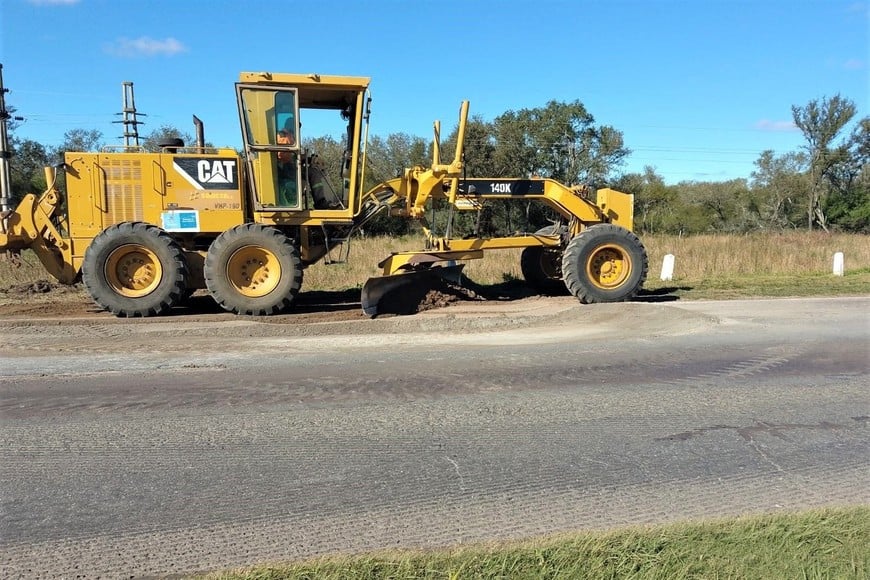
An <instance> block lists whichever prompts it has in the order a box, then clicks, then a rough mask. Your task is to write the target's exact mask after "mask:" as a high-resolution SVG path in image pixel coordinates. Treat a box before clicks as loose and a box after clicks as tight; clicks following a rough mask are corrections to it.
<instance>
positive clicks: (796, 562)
mask: <svg viewBox="0 0 870 580" xmlns="http://www.w3.org/2000/svg"><path fill="white" fill-rule="evenodd" d="M868 546H870V507H868V506H861V507H852V508H838V509H827V510H821V511H818V510H817V511H808V512H802V513H781V514H772V515H763V516H752V517H742V518H736V519H727V520H716V521H710V522H702V523H682V524H672V525H666V526H656V527H646V528H629V529H623V530H616V531H610V532H585V533H578V534H572V535H563V536H559V537H552V538H547V539H539V540H529V541H523V542H515V543H504V544H489V545H479V546H470V547H464V548H461V549H452V550H443V551H427V552H424V551H407V552H384V553H375V554H366V555H359V556H353V557H346V556H339V557H332V558H321V559H316V560H311V561H307V562H301V563H295V564H288V565H286V566H271V567H258V568H253V569H247V570H240V571H232V572H221V573H214V574H210V575H208V576H207V578H208V579H209V580H217V579H220V580H237V579H238V580H241V579H245V580H255V579H256V580H278V579H285V578H286V579H291V578H292V579H299V580H302V579H323V580H351V579H354V580H356V579H363V580H365V579H371V580H375V579H397V580H398V579H415V580H424V579H432V580H435V579H438V580H442V579H466V578H492V579H497V578H498V579H501V578H522V579H562V578H564V579H584V578H589V579H611V578H612V579H616V578H619V579H623V578H624V579H633V580H647V579H649V580H652V579H662V580H665V579H667V580H679V579H726V578H727V579H735V580H736V579H747V580H749V579H752V580H755V579H768V578H769V579H777V580H778V579H783V578H784V579H815V578H818V579H822V578H831V579H835V578H836V579H841V578H843V579H863V578H867V577H868V573H870V548H868Z"/></svg>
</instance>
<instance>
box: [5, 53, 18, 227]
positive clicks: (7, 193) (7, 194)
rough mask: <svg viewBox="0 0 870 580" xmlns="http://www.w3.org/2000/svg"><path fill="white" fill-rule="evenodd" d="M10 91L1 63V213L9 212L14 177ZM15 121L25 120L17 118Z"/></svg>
mask: <svg viewBox="0 0 870 580" xmlns="http://www.w3.org/2000/svg"><path fill="white" fill-rule="evenodd" d="M8 92H9V89H7V88H6V87H4V86H3V64H2V63H0V212H4V211H8V210H9V209H11V208H10V207H9V200H10V199H11V198H12V177H11V176H10V174H9V158H10V157H12V151H11V150H10V149H9V135H8V134H7V133H6V122H7V121H8V120H9V119H10V118H11V117H12V116H11V115H10V114H9V111H7V110H6V93H8ZM15 120H17V121H21V120H23V119H22V118H21V117H15Z"/></svg>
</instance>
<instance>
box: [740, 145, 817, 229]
mask: <svg viewBox="0 0 870 580" xmlns="http://www.w3.org/2000/svg"><path fill="white" fill-rule="evenodd" d="M808 164H809V160H808V157H807V155H806V153H803V152H800V151H796V152H790V153H785V154H783V155H776V154H775V153H774V152H773V151H771V150H767V151H763V152H762V153H761V155H760V156H759V158H758V159H757V160H756V161H755V170H754V171H753V172H752V174H751V176H750V186H751V188H752V189H751V191H752V197H751V199H750V201H749V204H750V209H751V210H752V211H753V212H754V213H755V214H756V215H757V217H758V225H759V227H760V228H761V229H774V230H782V229H792V228H796V227H798V224H799V223H800V222H801V221H803V219H805V217H806V216H805V206H804V205H802V204H801V200H805V199H808V198H809V196H810V190H811V187H812V186H811V184H810V177H809V173H808V172H807V166H808ZM802 208H804V209H802ZM802 216H803V217H802Z"/></svg>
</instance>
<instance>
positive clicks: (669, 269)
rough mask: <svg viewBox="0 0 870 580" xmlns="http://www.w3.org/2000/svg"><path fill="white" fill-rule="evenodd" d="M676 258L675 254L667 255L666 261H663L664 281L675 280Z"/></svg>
mask: <svg viewBox="0 0 870 580" xmlns="http://www.w3.org/2000/svg"><path fill="white" fill-rule="evenodd" d="M675 262H676V258H674V255H673V254H665V259H664V260H662V280H673V279H674V263H675Z"/></svg>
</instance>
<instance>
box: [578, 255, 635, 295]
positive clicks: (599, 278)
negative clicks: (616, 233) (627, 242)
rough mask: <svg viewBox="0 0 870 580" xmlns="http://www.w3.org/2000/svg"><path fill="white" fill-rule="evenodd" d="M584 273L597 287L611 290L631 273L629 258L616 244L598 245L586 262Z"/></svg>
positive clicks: (623, 281)
mask: <svg viewBox="0 0 870 580" xmlns="http://www.w3.org/2000/svg"><path fill="white" fill-rule="evenodd" d="M586 274H587V275H588V277H589V280H590V281H591V282H592V283H593V284H595V286H597V287H598V288H601V289H603V290H612V289H614V288H618V287H619V286H620V285H622V284H623V283H625V281H626V279H628V276H629V274H631V258H630V257H629V255H628V254H627V253H626V252H625V251H623V249H622V248H620V247H619V246H616V245H612V244H611V245H606V246H600V247H598V248H596V249H595V251H594V252H592V254H591V255H590V256H589V259H588V260H587V262H586Z"/></svg>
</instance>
